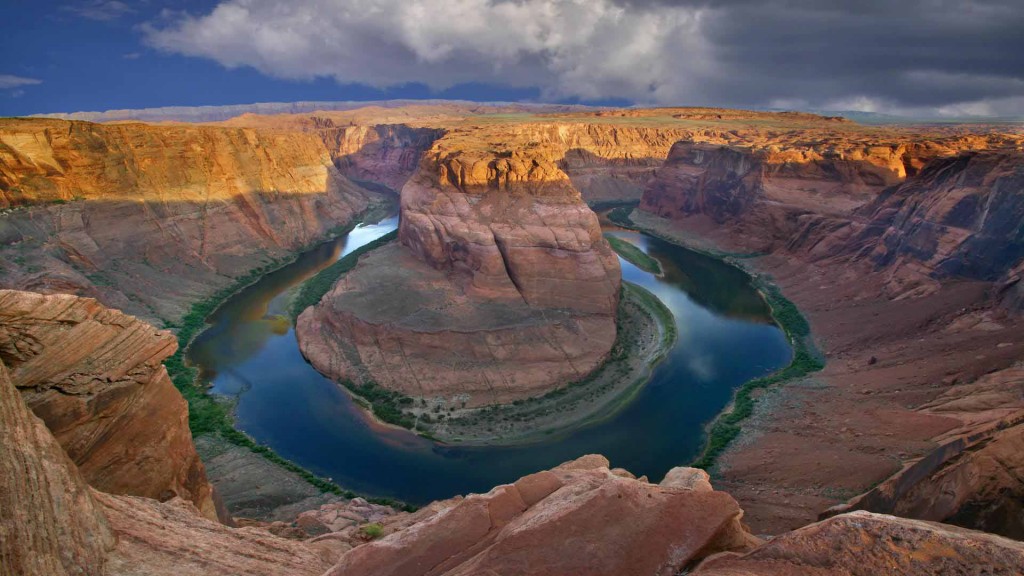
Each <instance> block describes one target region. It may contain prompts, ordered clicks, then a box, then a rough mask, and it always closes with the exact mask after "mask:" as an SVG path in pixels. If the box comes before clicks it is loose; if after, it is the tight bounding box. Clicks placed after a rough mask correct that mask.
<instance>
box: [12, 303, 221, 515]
mask: <svg viewBox="0 0 1024 576" xmlns="http://www.w3.org/2000/svg"><path fill="white" fill-rule="evenodd" d="M176 348H177V340H176V339H175V337H174V335H172V334H171V333H170V332H166V331H158V330H156V329H154V328H153V327H152V326H149V325H148V324H146V323H144V322H142V321H140V320H138V319H136V318H133V317H131V316H128V315H126V314H122V313H121V312H119V311H117V310H110V309H108V308H105V307H103V306H102V305H100V304H99V303H98V302H96V301H95V300H92V299H88V298H79V297H77V296H71V295H64V294H55V295H51V296H44V295H42V294H35V293H30V292H18V291H12V290H0V360H2V361H3V362H4V364H6V365H7V366H8V367H9V370H10V375H11V379H12V380H13V382H14V385H15V386H16V387H17V388H18V390H19V391H20V392H21V394H22V397H23V398H24V399H25V402H26V404H28V406H29V407H30V408H31V409H32V410H33V412H35V413H36V415H38V416H39V417H40V418H42V419H43V421H44V422H45V423H46V425H47V427H48V428H49V429H50V431H51V432H52V433H53V435H54V437H56V439H57V441H58V442H60V445H61V446H62V447H63V448H64V450H65V451H66V452H67V454H68V456H69V457H70V458H71V460H72V461H73V462H74V463H75V465H76V466H77V467H78V470H79V471H80V473H81V474H82V476H83V477H84V478H85V480H86V481H87V482H88V483H89V484H90V485H91V486H93V487H94V488H97V489H99V490H102V491H104V492H109V493H112V494H128V495H134V496H145V497H148V498H153V499H156V500H160V501H165V500H170V499H172V498H174V497H180V498H183V499H185V500H188V501H190V502H192V503H193V504H194V505H195V506H197V507H198V508H199V509H200V510H201V511H202V513H203V515H204V516H206V517H207V518H211V519H217V517H218V511H217V508H216V505H215V503H214V494H213V487H212V486H211V485H210V484H209V482H208V481H207V479H206V472H205V470H204V468H203V464H202V462H201V461H200V460H199V456H198V455H197V454H196V450H195V446H194V445H193V444H192V434H191V432H190V431H189V428H188V406H187V404H186V403H185V400H184V399H183V398H182V397H181V394H179V393H178V391H177V390H176V389H175V388H174V385H173V384H172V383H171V380H170V378H169V377H168V376H167V370H166V369H165V368H164V366H163V364H162V362H163V360H164V359H165V358H167V357H168V356H170V355H171V354H172V353H173V352H174V351H175V349H176ZM225 519H226V518H225Z"/></svg>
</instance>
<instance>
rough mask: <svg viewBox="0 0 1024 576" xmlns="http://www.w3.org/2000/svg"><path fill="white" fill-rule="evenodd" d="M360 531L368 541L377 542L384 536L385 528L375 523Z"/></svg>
mask: <svg viewBox="0 0 1024 576" xmlns="http://www.w3.org/2000/svg"><path fill="white" fill-rule="evenodd" d="M359 531H360V532H362V534H363V537H364V538H366V539H367V540H376V539H377V538H380V537H381V536H383V535H384V526H383V525H381V524H380V523H378V522H374V523H372V524H366V525H365V526H363V527H362V528H360V529H359Z"/></svg>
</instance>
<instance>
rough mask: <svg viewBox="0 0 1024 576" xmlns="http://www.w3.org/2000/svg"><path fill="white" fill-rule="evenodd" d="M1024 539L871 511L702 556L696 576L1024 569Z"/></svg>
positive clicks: (908, 575)
mask: <svg viewBox="0 0 1024 576" xmlns="http://www.w3.org/2000/svg"><path fill="white" fill-rule="evenodd" d="M1021 573H1024V544H1022V543H1020V542H1016V541H1013V540H1008V539H1006V538H1001V537H999V536H994V535H992V534H985V533H983V532H975V531H973V530H964V529H962V528H956V527H953V526H946V525H943V524H934V523H931V522H921V521H918V520H905V519H902V518H894V517H892V516H882V515H878V514H870V513H867V512H855V513H852V514H844V515H842V516H838V517H836V518H832V519H830V520H826V521H824V522H819V523H817V524H812V525H810V526H806V527H804V528H800V529H799V530H794V531H793V532H789V533H787V534H783V535H781V536H778V537H776V538H773V539H772V540H770V541H769V542H768V543H766V544H764V545H763V546H761V547H760V548H758V549H756V550H754V551H753V552H750V553H748V554H744V555H737V554H729V553H725V554H722V555H720V556H716V557H714V558H709V559H708V560H706V561H704V562H703V563H702V564H701V565H700V566H699V567H698V568H697V569H696V570H694V571H693V572H691V574H693V575H694V576H754V575H757V576H826V575H827V576H862V575H863V576H869V575H870V576H873V575H875V574H903V575H905V576H933V575H936V574H950V575H952V574H1021Z"/></svg>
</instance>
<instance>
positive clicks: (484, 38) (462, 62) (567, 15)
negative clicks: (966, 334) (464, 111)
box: [147, 0, 1024, 114]
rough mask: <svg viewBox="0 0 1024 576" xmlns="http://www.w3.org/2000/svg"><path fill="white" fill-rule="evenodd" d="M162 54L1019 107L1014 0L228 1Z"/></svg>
mask: <svg viewBox="0 0 1024 576" xmlns="http://www.w3.org/2000/svg"><path fill="white" fill-rule="evenodd" d="M147 37H148V41H149V42H150V43H151V44H152V45H154V46H156V47H158V48H160V49H162V50H166V51H171V52H178V53H183V54H188V55H193V56H203V57H208V58H212V59H214V60H217V61H219V62H221V63H222V64H225V65H227V66H252V67H255V68H257V69H258V70H261V71H262V72H264V73H266V74H269V75H273V76H278V77H288V78H312V77H318V76H329V77H334V78H335V79H337V80H338V81H340V82H360V83H367V84H370V85H374V86H390V85H397V84H402V83H404V82H409V81H416V82H423V83H426V84H428V85H430V86H432V87H435V88H439V89H441V88H446V87H449V86H451V85H454V84H458V83H460V82H490V83H500V84H507V85H511V86H537V87H539V88H541V90H542V91H543V93H544V95H545V96H546V97H551V98H565V97H580V98H592V99H597V98H628V99H633V100H635V101H637V102H639V103H656V104H680V103H687V104H711V105H715V104H720V105H730V106H772V105H776V106H783V107H824V108H834V109H839V108H851V109H868V110H879V111H891V112H909V113H938V114H963V113H977V114H997V113H1001V114H1019V113H1021V112H1022V109H1024V2H1019V1H1013V2H1011V1H1007V0H994V1H987V2H978V1H975V2H970V1H963V0H960V1H954V0H910V1H903V2H882V1H877V0H868V1H863V2H828V1H814V2H812V1H809V0H766V1H753V0H729V1H724V2H709V1H698V0H682V1H669V0H586V1H583V0H517V1H514V2H513V1H508V0H374V1H370V0H301V1H295V2H291V3H288V4H281V3H278V2H272V1H271V0H225V1H223V2H222V3H221V4H220V5H219V6H218V7H217V8H216V9H215V10H214V11H213V12H212V13H210V14H204V15H197V16H194V17H182V18H180V19H178V20H177V21H174V22H172V23H171V24H170V25H168V26H165V27H161V28H151V29H149V32H148V36H147Z"/></svg>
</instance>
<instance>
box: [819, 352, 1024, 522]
mask: <svg viewBox="0 0 1024 576" xmlns="http://www.w3.org/2000/svg"><path fill="white" fill-rule="evenodd" d="M921 410H922V411H923V412H926V413H929V414H935V415H940V416H949V417H954V418H957V419H959V420H960V421H961V422H963V425H962V426H960V427H958V428H956V429H954V430H951V431H950V432H947V433H946V434H944V435H943V436H942V437H941V438H939V439H938V442H939V446H938V447H937V448H935V449H934V450H932V451H931V452H929V453H928V454H926V455H924V456H923V457H922V458H921V459H919V460H916V461H912V462H908V463H906V464H905V465H904V467H903V469H902V470H900V471H899V472H897V473H896V474H895V475H893V476H892V477H891V478H889V479H888V480H886V481H885V482H883V483H882V484H880V485H879V486H877V487H875V488H873V489H872V490H870V491H868V492H866V493H864V494H862V495H860V496H858V497H856V498H854V499H853V500H851V501H850V502H849V503H847V504H844V505H841V506H836V507H835V508H833V509H832V510H829V511H828V512H826V515H831V514H835V513H839V512H845V511H848V510H869V511H872V512H882V513H885V514H895V515H898V516H904V517H909V518H920V519H923V520H935V521H940V522H949V523H951V524H957V525H961V526H971V527H975V528H978V529H983V530H985V531H988V532H997V533H999V534H1003V535H1005V536H1010V537H1012V538H1017V539H1024V509H1022V504H1021V503H1022V502H1024V484H1022V483H1021V481H1020V479H1021V478H1022V477H1024V461H1022V459H1021V458H1020V455H1021V454H1024V368H1022V367H1011V368H1007V369H1005V370H1000V371H997V372H992V373H990V374H986V375H985V376H983V377H981V378H980V379H978V380H976V381H974V382H971V383H969V384H960V385H957V386H954V387H952V388H950V389H948V390H947V391H946V392H945V393H943V394H942V395H941V396H940V397H938V398H937V399H935V400H933V401H931V402H929V403H928V404H926V405H924V406H923V407H922V408H921Z"/></svg>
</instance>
